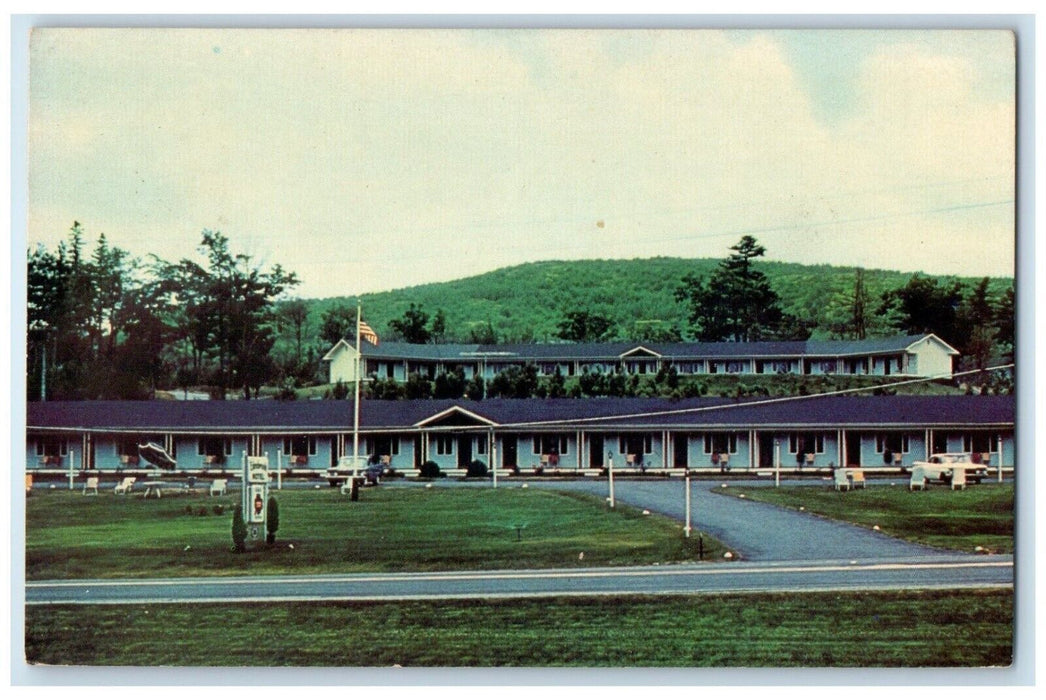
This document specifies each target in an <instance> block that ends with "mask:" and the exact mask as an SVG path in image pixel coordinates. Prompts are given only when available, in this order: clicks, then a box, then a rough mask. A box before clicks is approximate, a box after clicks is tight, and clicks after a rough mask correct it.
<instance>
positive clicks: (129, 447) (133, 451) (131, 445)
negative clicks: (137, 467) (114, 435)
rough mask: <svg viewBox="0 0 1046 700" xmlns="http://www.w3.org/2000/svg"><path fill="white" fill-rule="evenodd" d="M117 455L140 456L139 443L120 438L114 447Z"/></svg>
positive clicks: (130, 439) (131, 439)
mask: <svg viewBox="0 0 1046 700" xmlns="http://www.w3.org/2000/svg"><path fill="white" fill-rule="evenodd" d="M114 449H115V450H116V454H117V455H119V456H122V455H137V454H138V441H137V440H135V439H133V438H120V439H119V440H117V441H116V445H114Z"/></svg>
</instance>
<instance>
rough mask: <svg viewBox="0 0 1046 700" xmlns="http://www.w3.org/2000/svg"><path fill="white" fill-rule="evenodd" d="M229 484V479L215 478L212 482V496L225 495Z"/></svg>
mask: <svg viewBox="0 0 1046 700" xmlns="http://www.w3.org/2000/svg"><path fill="white" fill-rule="evenodd" d="M227 486H228V479H215V480H214V481H212V482H211V491H210V495H211V496H224V495H225V489H226V487H227Z"/></svg>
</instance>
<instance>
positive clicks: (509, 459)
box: [501, 435, 517, 467]
mask: <svg viewBox="0 0 1046 700" xmlns="http://www.w3.org/2000/svg"><path fill="white" fill-rule="evenodd" d="M516 443H517V439H516V436H515V435H506V436H505V437H504V438H503V439H502V441H501V466H503V467H515V466H517V462H516V447H517V444H516Z"/></svg>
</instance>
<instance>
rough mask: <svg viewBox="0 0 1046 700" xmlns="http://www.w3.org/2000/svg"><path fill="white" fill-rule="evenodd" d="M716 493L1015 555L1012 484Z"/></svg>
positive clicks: (903, 483) (901, 483) (937, 543)
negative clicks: (922, 489)
mask: <svg viewBox="0 0 1046 700" xmlns="http://www.w3.org/2000/svg"><path fill="white" fill-rule="evenodd" d="M714 490H715V491H716V492H718V493H723V494H727V495H732V496H737V495H739V494H740V493H742V492H743V493H744V494H745V497H746V498H750V499H752V500H755V501H762V502H765V503H773V504H775V505H779V506H783V507H785V508H792V509H795V510H798V509H799V508H800V507H803V508H805V509H806V511H807V512H809V513H817V514H818V515H823V516H825V517H828V518H832V519H833V520H843V521H846V522H850V523H854V524H857V525H861V526H863V527H868V528H871V527H874V526H876V525H878V526H879V528H880V530H881V531H882V532H884V533H886V534H888V535H893V536H894V537H900V538H903V539H906V540H909V541H911V542H918V543H920V544H926V545H930V546H933V547H943V548H945V549H955V550H959V551H964V552H973V551H974V549H975V548H976V547H983V548H985V549H987V550H988V551H990V552H996V553H1012V552H1013V484H1012V483H1003V484H993V483H984V484H979V485H971V486H969V487H967V488H966V489H965V490H963V491H952V490H951V489H949V488H947V487H945V486H931V487H930V488H929V489H928V490H926V491H914V492H910V491H908V481H907V479H903V478H900V477H899V478H898V480H897V482H896V485H894V486H888V485H871V486H869V487H868V488H866V489H857V490H854V491H842V492H840V491H835V490H834V489H833V488H832V487H830V486H826V487H824V488H821V489H817V488H810V487H808V486H807V487H802V486H788V487H781V488H774V487H766V486H760V487H754V488H745V489H737V488H729V489H714Z"/></svg>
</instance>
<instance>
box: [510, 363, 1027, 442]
mask: <svg viewBox="0 0 1046 700" xmlns="http://www.w3.org/2000/svg"><path fill="white" fill-rule="evenodd" d="M1013 366H1014V364H1013V363H1012V362H1011V363H1010V364H1006V365H996V366H995V367H986V368H984V369H972V370H967V371H965V372H957V373H955V374H938V375H933V376H929V377H920V378H918V379H906V380H902V381H898V382H890V383H888V384H879V385H876V386H869V387H859V388H856V389H839V390H836V391H826V392H823V393H820V394H808V395H806V396H780V397H776V398H772V399H760V400H757V401H745V402H742V403H733V404H723V405H719V406H698V407H695V408H677V409H671V410H665V411H644V412H640V413H622V414H617V415H607V416H591V417H588V418H572V419H556V420H547V421H526V422H521V423H501V424H499V425H498V426H497V427H499V428H529V427H537V426H554V425H576V424H578V423H595V422H599V421H612V420H630V419H633V418H653V417H657V416H672V415H684V414H690V413H706V412H708V411H720V410H724V409H730V408H742V407H743V408H748V407H750V406H765V405H768V404H776V403H785V402H788V401H803V400H807V399H818V398H823V397H825V396H841V395H843V394H854V393H860V392H863V391H875V390H876V389H888V388H891V387H895V386H905V385H908V384H919V383H922V382H931V381H934V380H937V379H953V378H955V377H962V376H965V375H968V374H978V373H980V372H994V371H997V370H1003V369H1009V368H1012V367H1013Z"/></svg>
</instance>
